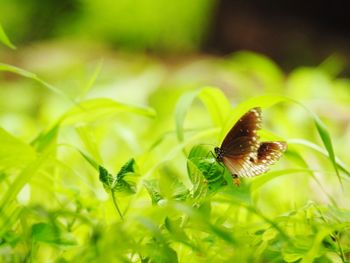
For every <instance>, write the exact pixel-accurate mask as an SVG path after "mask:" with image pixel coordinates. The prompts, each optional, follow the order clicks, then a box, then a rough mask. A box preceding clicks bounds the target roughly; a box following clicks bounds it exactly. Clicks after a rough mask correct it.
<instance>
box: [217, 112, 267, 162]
mask: <svg viewBox="0 0 350 263" xmlns="http://www.w3.org/2000/svg"><path fill="white" fill-rule="evenodd" d="M260 127H261V109H260V108H253V109H251V110H250V111H248V112H247V113H246V114H244V115H243V116H242V117H241V118H240V119H239V120H238V121H237V123H236V124H235V125H234V126H233V127H232V129H231V130H230V131H229V132H228V134H227V135H226V137H225V139H224V140H223V142H222V144H221V147H220V148H221V151H222V153H223V155H225V156H229V157H231V158H247V157H248V156H249V155H250V154H251V153H256V151H257V149H258V147H259V142H258V140H259V137H258V135H257V131H258V130H259V129H260Z"/></svg>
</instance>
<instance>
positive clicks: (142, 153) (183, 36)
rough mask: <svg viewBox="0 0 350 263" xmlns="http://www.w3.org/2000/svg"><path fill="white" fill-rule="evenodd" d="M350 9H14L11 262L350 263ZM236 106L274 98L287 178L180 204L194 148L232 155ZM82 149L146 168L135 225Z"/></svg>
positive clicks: (0, 57)
mask: <svg viewBox="0 0 350 263" xmlns="http://www.w3.org/2000/svg"><path fill="white" fill-rule="evenodd" d="M349 8H350V3H348V2H345V1H339V0H335V1H332V2H328V3H321V2H319V1H314V0H312V1H307V2H305V1H273V0H263V1H251V0H249V1H243V0H242V1H241V0H238V1H230V0H221V1H220V0H192V1H185V0H177V1H172V2H166V1H163V0H100V1H95V0H62V1H55V0H29V1H26V2H25V4H24V3H23V1H21V0H1V1H0V24H1V26H2V28H3V29H4V31H5V32H6V35H7V36H8V37H9V39H10V40H11V42H12V43H13V44H14V45H15V46H16V49H11V48H9V47H7V46H5V45H1V46H0V63H1V64H0V70H1V71H0V126H1V131H0V145H1V146H0V157H1V158H0V168H1V173H0V192H2V193H5V194H4V195H3V197H0V211H3V212H1V214H0V215H1V216H0V224H1V225H0V226H1V227H0V252H1V253H2V254H1V255H4V256H3V259H4V260H5V261H6V260H7V262H15V261H16V260H17V262H21V261H23V260H26V259H28V258H30V257H32V258H35V259H37V261H38V262H48V261H52V260H57V262H75V261H76V262H81V261H86V262H98V260H100V261H101V260H105V259H106V258H107V259H110V260H111V261H110V262H112V261H113V260H114V261H115V262H121V261H123V260H126V259H127V260H126V261H128V262H130V261H132V262H138V261H140V258H141V256H140V257H139V256H138V253H139V254H140V255H145V258H146V257H147V258H150V259H152V260H153V262H176V260H174V258H175V256H174V254H175V255H176V258H177V259H178V260H179V261H180V262H187V261H186V260H187V259H188V258H191V259H193V260H194V262H205V260H206V259H211V260H212V261H217V262H229V260H231V259H232V258H234V259H236V260H237V262H272V261H273V260H275V262H281V261H289V262H295V261H298V260H302V259H304V260H305V262H312V260H313V259H315V258H321V259H322V260H324V261H320V262H342V261H345V260H350V238H349V236H350V235H349V230H348V229H349V226H348V222H349V218H350V216H349V209H350V201H349V200H350V194H349V193H348V192H347V191H346V189H349V186H350V184H349V179H348V178H349V176H350V173H349V172H348V171H349V170H348V168H346V167H349V166H350V158H349V154H348V152H349V150H348V149H350V139H349V138H350V79H349V74H350V64H349V58H350V48H349V47H350V30H349V28H350V27H349V18H348V10H349ZM203 87H207V88H205V89H204V90H202V91H201V93H200V95H199V93H198V94H195V93H193V92H195V91H197V90H198V89H200V88H203ZM208 87H217V89H215V88H208ZM195 95H197V97H196V96H195ZM259 96H260V97H259ZM261 96H263V97H261ZM279 96H283V97H288V98H290V100H289V101H287V102H286V101H285V100H283V99H281V97H279ZM254 97H259V98H258V99H256V100H254V99H253V101H250V104H249V103H247V104H244V103H246V102H247V101H249V100H250V99H252V98H254ZM195 98H196V99H195ZM291 100H295V101H297V102H299V103H301V104H302V105H304V106H305V107H306V108H307V109H309V110H310V111H311V112H313V113H315V114H316V115H317V116H319V118H320V120H322V122H323V123H324V124H325V126H324V130H322V129H321V132H320V130H317V128H316V127H315V122H314V121H315V118H313V115H312V114H310V112H308V111H307V110H305V109H303V108H302V107H300V105H297V104H295V103H292V102H291ZM282 101H283V103H279V104H278V105H274V104H275V103H274V102H282ZM201 102H202V103H201ZM241 103H243V105H245V106H244V107H243V106H242V104H241ZM237 105H241V108H240V109H243V108H244V109H246V110H247V109H248V108H246V107H248V106H249V105H251V106H259V105H262V106H264V108H266V109H264V111H263V118H264V120H263V127H264V130H263V132H262V134H261V136H262V138H263V139H266V140H268V139H271V140H272V139H273V140H277V139H280V140H287V141H288V143H289V146H290V148H289V150H288V152H287V153H286V154H285V156H284V157H283V158H282V160H281V161H280V162H279V163H278V164H276V166H274V168H273V171H275V172H276V173H273V172H272V173H270V174H267V175H264V176H265V177H264V176H261V177H257V178H254V179H252V180H247V181H244V182H243V185H242V187H241V188H235V187H233V186H232V184H231V185H230V187H227V188H225V189H221V188H220V189H219V190H218V191H219V192H218V193H217V194H216V195H215V197H213V196H212V195H210V196H209V195H208V196H205V195H204V196H201V197H200V198H202V199H201V200H200V201H198V200H195V201H193V199H191V198H190V197H189V196H186V198H188V200H187V201H188V202H189V203H190V204H192V203H191V202H199V203H195V205H193V206H191V205H189V206H188V207H185V208H184V207H182V205H184V203H185V202H183V203H181V202H178V201H179V200H178V199H176V198H178V196H180V197H181V193H182V192H183V191H184V192H186V191H188V192H190V191H192V190H193V188H191V187H193V185H192V184H193V182H191V180H190V178H189V173H190V169H187V168H188V167H186V164H187V161H188V158H187V156H188V153H189V152H190V150H191V147H192V146H193V145H195V144H203V143H204V144H212V145H219V144H220V141H221V139H222V131H221V129H222V127H224V126H227V125H232V123H228V120H227V119H225V118H221V117H222V116H226V115H227V116H228V115H229V114H228V112H230V114H231V113H232V112H233V113H234V114H237V112H235V111H234V109H236V108H235V107H236V106H237ZM247 105H248V106H247ZM272 105H274V106H273V107H270V106H272ZM238 109H239V107H238ZM230 110H232V112H231V111H230ZM225 114H226V115H225ZM227 116H226V117H227ZM224 119H225V120H224ZM179 130H181V131H182V133H180V132H179ZM322 131H323V132H324V131H327V132H329V135H330V138H331V141H332V145H333V147H334V152H335V155H336V156H337V157H338V158H339V160H338V161H339V162H338V163H337V164H338V166H337V165H334V164H335V163H332V160H330V159H331V158H329V157H327V151H326V149H325V146H324V144H326V145H328V146H329V145H330V142H328V144H327V142H326V143H325V141H324V140H323V141H322V138H321V136H320V135H322V134H323V135H324V134H325V133H322ZM179 134H181V136H179ZM323 139H324V138H323ZM81 153H85V154H86V156H90V158H91V159H93V160H95V161H96V162H97V163H98V164H100V165H103V166H104V167H105V168H106V169H108V171H111V173H113V174H116V173H117V172H118V171H119V170H120V167H121V166H122V165H123V164H125V163H126V162H127V160H129V159H130V158H135V159H136V163H137V164H138V166H139V167H138V169H139V176H141V177H142V178H143V179H147V180H148V179H149V180H151V181H150V182H152V183H150V184H149V185H152V187H154V189H156V190H154V189H153V188H152V187H151V188H152V189H153V190H154V191H155V192H154V193H153V194H154V196H151V197H150V195H149V193H148V192H147V191H148V190H149V189H146V188H145V187H144V185H142V181H141V180H139V181H137V179H135V178H133V179H134V180H135V181H136V183H135V184H136V186H137V187H136V188H137V195H136V196H135V195H131V197H130V195H125V196H124V195H122V196H119V195H118V202H120V209H121V211H122V212H123V214H124V215H125V217H126V218H127V220H126V221H125V222H124V223H122V222H121V221H120V218H119V217H118V216H117V214H116V213H115V210H114V205H113V202H112V201H111V196H110V195H109V194H108V192H106V191H105V189H104V188H103V185H102V184H101V182H100V181H99V177H98V171H96V170H95V169H94V168H93V167H91V162H90V163H89V162H87V161H86V159H87V158H85V159H84V157H82V154H81ZM86 156H85V157H86ZM200 157H201V158H204V157H205V158H206V156H205V155H203V156H200ZM90 161H91V160H90ZM38 163H39V164H40V165H37V164H38ZM41 164H42V165H41ZM334 166H336V167H338V169H339V171H340V172H339V177H338V176H337V173H336V172H335V170H334ZM297 169H299V170H300V171H299V170H298V171H296V170H297ZM303 169H304V170H305V171H304V170H303ZM264 178H266V179H264ZM339 178H341V179H342V183H343V186H341V184H340V182H339V181H340V180H339ZM154 185H157V187H155V186H154ZM251 185H252V186H251ZM158 188H159V189H158ZM179 189H180V190H181V191H182V192H181V191H180V190H179ZM157 191H159V192H157ZM220 191H221V192H220ZM156 192H157V194H159V196H163V197H164V198H163V199H162V198H160V200H161V201H162V202H160V203H159V204H158V203H157V202H156V201H154V198H158V197H157V194H155V193H156ZM179 192H180V194H179ZM118 194H119V193H118ZM175 196H176V197H175ZM182 197H183V198H185V197H184V196H182ZM211 198H213V199H211ZM151 199H152V200H151ZM158 201H159V200H158ZM182 201H183V200H182ZM152 202H153V203H152ZM167 202H168V203H167ZM172 202H173V203H172ZM177 202H178V203H177ZM201 202H202V203H201ZM197 206H198V207H201V209H198V210H196V209H193V210H191V209H192V208H193V207H197ZM198 211H199V212H198ZM192 212H193V213H197V212H198V213H200V214H199V215H198V216H197V217H195V216H193V215H194V214H191V213H192ZM196 215H197V214H196ZM191 216H193V218H191ZM140 218H142V220H141V219H140ZM179 218H186V220H187V219H188V218H190V219H189V220H188V221H186V220H183V221H181V224H178V223H179V222H180V221H179V220H178V219H179ZM167 220H168V221H167ZM169 220H170V221H169ZM181 220H182V219H181ZM192 220H193V221H192ZM208 220H209V221H210V222H209V223H208V222H207V221H208ZM322 220H324V221H322ZM320 222H321V223H320ZM171 224H173V225H172V227H173V228H171ZM169 225H170V227H169V229H172V230H173V232H172V231H170V232H164V231H165V229H164V226H169ZM276 225H278V226H280V229H282V230H283V231H285V232H286V233H287V234H288V235H291V236H292V237H293V238H294V239H293V242H294V241H295V243H293V244H292V245H291V244H290V243H285V237H283V235H281V233H282V232H281V233H280V232H279V231H280V229H278V228H274V227H275V226H276ZM169 229H168V230H169ZM203 229H206V230H205V231H203ZM325 229H327V231H329V233H328V232H325ZM182 231H184V232H182ZM225 231H226V232H225ZM111 232H112V233H117V234H116V235H110V233H111ZM203 232H205V235H204V234H203ZM320 233H321V234H322V233H323V234H324V233H325V234H324V236H320V235H321V234H320ZM339 233H340V234H339ZM186 234H188V237H189V240H190V241H191V242H189V243H188V240H187V236H186ZM323 234H322V235H323ZM184 235H185V237H186V238H184ZM158 238H159V239H158ZM182 238H184V239H182ZM323 238H324V239H323ZM236 240H243V241H244V242H236ZM192 241H193V243H192ZM186 242H187V243H186ZM115 244H118V245H119V246H118V247H117V248H116V246H115ZM159 244H161V245H159ZM189 244H190V245H189ZM247 244H249V245H248V246H247ZM339 244H342V246H343V248H342V249H341V248H340V245H339ZM197 245H198V246H197ZM130 248H132V249H133V251H132V252H130ZM252 248H253V249H252ZM311 248H313V249H311ZM158 251H159V254H157V253H158ZM174 251H175V252H176V253H175V252H174ZM222 251H225V252H226V253H222ZM310 251H311V252H310ZM336 260H338V261H336ZM124 262H125V261H124ZM145 262H146V261H145Z"/></svg>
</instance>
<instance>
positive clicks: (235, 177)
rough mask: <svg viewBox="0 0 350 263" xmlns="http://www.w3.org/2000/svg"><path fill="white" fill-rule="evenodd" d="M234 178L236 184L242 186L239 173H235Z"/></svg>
mask: <svg viewBox="0 0 350 263" xmlns="http://www.w3.org/2000/svg"><path fill="white" fill-rule="evenodd" d="M232 178H233V182H234V183H235V185H237V186H240V184H241V180H240V179H239V178H238V175H237V174H233V175H232Z"/></svg>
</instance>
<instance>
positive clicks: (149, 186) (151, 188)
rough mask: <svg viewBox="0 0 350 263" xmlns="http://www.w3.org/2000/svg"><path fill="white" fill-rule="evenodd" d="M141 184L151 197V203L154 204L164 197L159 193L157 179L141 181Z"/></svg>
mask: <svg viewBox="0 0 350 263" xmlns="http://www.w3.org/2000/svg"><path fill="white" fill-rule="evenodd" d="M143 185H144V187H145V188H146V190H147V192H148V194H149V195H150V197H151V200H152V205H156V204H158V202H159V201H160V200H162V199H164V198H163V196H162V195H161V194H160V190H159V186H158V181H157V180H145V181H144V182H143Z"/></svg>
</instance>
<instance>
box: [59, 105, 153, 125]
mask: <svg viewBox="0 0 350 263" xmlns="http://www.w3.org/2000/svg"><path fill="white" fill-rule="evenodd" d="M120 112H131V113H135V114H138V115H142V116H146V117H154V116H155V111H154V110H153V109H151V108H147V107H141V106H132V105H128V104H124V103H121V102H117V101H114V100H112V99H103V98H102V99H101V98H99V99H90V100H86V101H83V102H81V103H79V104H78V105H76V106H74V107H73V108H72V109H70V110H68V111H67V112H66V113H65V114H64V115H62V117H61V118H60V120H59V123H62V124H63V125H72V124H76V123H79V122H83V123H86V122H93V121H98V120H100V119H101V118H104V117H108V116H113V115H115V114H116V113H120Z"/></svg>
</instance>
